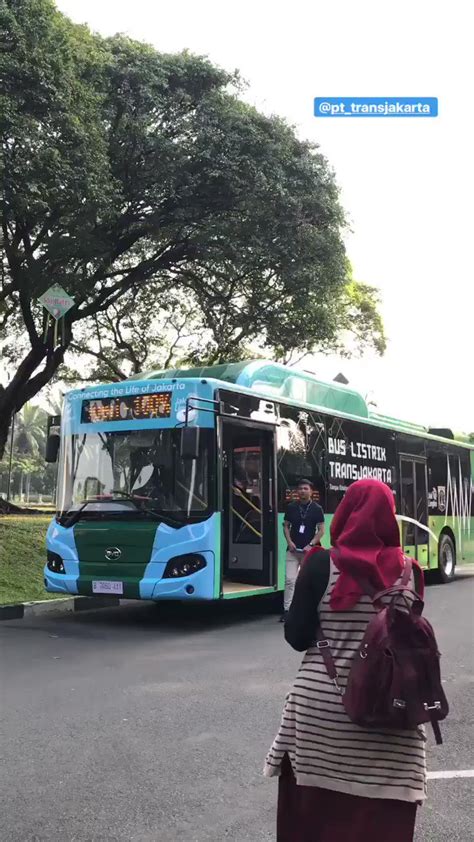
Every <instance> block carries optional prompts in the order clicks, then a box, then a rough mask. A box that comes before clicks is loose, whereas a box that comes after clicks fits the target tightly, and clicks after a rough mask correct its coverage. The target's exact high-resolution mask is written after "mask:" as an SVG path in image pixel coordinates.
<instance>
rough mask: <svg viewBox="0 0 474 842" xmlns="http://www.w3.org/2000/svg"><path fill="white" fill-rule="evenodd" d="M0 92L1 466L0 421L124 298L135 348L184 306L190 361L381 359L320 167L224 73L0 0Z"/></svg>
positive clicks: (370, 299) (17, 1)
mask: <svg viewBox="0 0 474 842" xmlns="http://www.w3.org/2000/svg"><path fill="white" fill-rule="evenodd" d="M0 83H1V85H0V88H1V90H0V135H1V159H0V178H1V184H2V190H1V197H0V202H1V204H0V215H1V250H2V274H1V277H0V329H1V330H2V338H3V355H4V357H5V359H6V360H7V362H9V364H10V367H11V369H12V372H13V376H12V378H11V380H10V382H9V383H8V384H7V383H5V384H4V385H3V386H0V457H1V455H2V452H3V449H4V445H5V440H6V436H7V431H8V425H9V420H10V417H11V415H12V414H13V413H14V412H16V411H18V410H19V409H20V408H21V407H22V406H23V405H24V404H25V403H26V402H27V401H29V400H30V399H31V398H32V397H33V396H34V395H35V394H36V393H37V392H38V391H39V390H40V389H41V388H42V387H43V386H44V385H45V384H47V383H48V382H49V381H50V380H51V378H52V377H53V376H55V374H56V373H57V372H58V369H59V368H60V366H61V365H62V364H63V362H64V356H65V353H66V351H68V349H72V350H75V351H76V352H77V351H78V349H79V350H80V351H81V350H82V351H84V350H85V351H90V350H92V351H93V352H94V353H100V352H101V351H100V347H99V346H98V344H94V341H93V338H94V337H95V336H97V329H98V330H99V332H100V331H101V329H103V330H104V331H105V330H106V328H105V327H103V328H101V325H102V326H103V325H105V324H107V325H108V328H107V329H108V330H109V331H111V332H112V333H113V331H114V329H115V330H116V331H118V332H120V330H121V329H123V330H124V320H123V319H122V321H121V323H120V320H117V313H119V314H120V313H121V312H123V311H124V308H127V307H128V308H129V307H130V302H132V304H131V306H133V307H134V308H135V310H136V314H137V315H138V314H139V313H141V314H142V315H143V314H146V315H147V316H148V322H146V321H144V322H143V323H142V325H141V338H142V339H144V340H146V338H147V337H148V336H150V338H151V335H152V334H154V335H155V336H156V335H157V331H159V325H160V318H161V319H162V321H163V319H164V320H165V322H166V325H167V326H170V325H171V320H172V318H175V319H176V318H177V319H178V321H180V319H181V316H182V314H183V312H188V313H189V326H190V328H191V331H192V332H193V335H195V336H197V337H199V340H198V341H195V342H194V345H192V344H191V346H190V352H189V353H190V355H191V356H193V355H199V354H201V356H202V357H203V358H204V360H205V361H207V360H212V361H217V360H219V359H224V358H230V357H235V358H238V357H239V356H241V355H242V353H243V349H245V348H246V347H247V346H248V345H249V344H251V343H252V342H255V341H257V342H258V344H259V346H260V347H265V348H268V349H269V350H270V351H271V352H272V353H274V354H275V355H277V356H280V357H281V356H282V355H285V354H286V353H288V352H290V351H292V350H303V351H305V350H309V349H312V348H315V347H324V348H327V349H329V348H335V347H340V343H341V332H342V334H344V332H345V331H347V330H349V331H350V332H352V333H354V334H355V336H356V341H357V343H359V344H362V345H369V346H370V345H372V346H375V348H376V349H377V350H378V351H382V350H383V347H384V336H383V329H382V324H381V321H380V317H379V315H378V313H377V298H376V293H375V291H374V290H373V289H372V288H369V287H364V286H363V285H360V284H356V283H355V282H354V281H353V280H352V279H351V277H350V273H349V270H348V263H347V258H346V255H345V249H344V244H343V240H342V235H343V231H344V224H345V223H344V214H343V211H342V208H341V205H340V202H339V194H338V188H337V185H336V183H335V179H334V176H333V173H332V171H331V169H330V167H329V165H328V163H327V161H326V160H325V158H324V157H323V156H322V155H321V154H320V152H319V151H318V149H317V148H316V147H314V146H312V145H311V144H309V143H306V142H303V141H301V140H299V139H298V138H297V136H296V134H295V132H294V130H293V129H292V128H291V127H290V126H288V125H287V124H286V123H285V122H284V121H283V120H281V119H279V118H277V117H267V116H265V115H263V114H261V113H259V112H258V111H257V110H256V109H255V108H253V107H251V106H249V105H248V104H247V103H245V102H244V101H243V100H242V99H241V85H240V81H239V78H238V76H237V75H236V74H234V75H232V74H229V73H227V72H225V71H223V70H221V69H220V68H217V67H215V66H214V65H213V64H212V63H211V62H210V61H208V60H207V59H205V58H202V57H198V56H194V55H191V54H189V53H187V52H183V53H181V54H177V55H165V54H161V53H158V52H157V51H156V50H155V49H153V48H152V47H150V46H148V45H146V44H142V43H138V42H135V41H132V40H130V39H128V38H125V37H123V36H115V37H113V38H108V39H105V38H102V37H100V36H99V35H95V34H92V33H91V32H90V31H89V30H88V29H87V28H86V27H84V26H77V25H75V24H73V23H72V22H71V21H69V20H68V19H67V18H66V17H64V16H63V15H62V14H60V13H59V12H58V11H57V10H56V8H55V6H54V4H53V2H52V0H0ZM53 283H60V284H61V286H63V287H64V289H65V290H66V291H67V292H68V293H69V294H70V295H72V296H73V297H74V302H75V303H74V306H73V308H72V309H71V310H70V311H69V312H68V314H67V316H66V317H65V318H64V325H63V329H62V330H61V331H59V332H56V331H55V330H54V329H53V327H52V326H51V325H50V324H49V323H48V322H47V321H45V319H44V314H43V310H42V308H41V306H40V305H39V303H38V297H39V296H40V295H42V294H43V293H44V292H45V291H46V290H47V289H48V288H49V287H50V286H51V285H52V284H53ZM173 302H174V303H173ZM117 308H118V309H117ZM183 308H184V309H183ZM114 314H115V315H114ZM150 314H153V315H154V316H156V322H155V321H153V320H150ZM120 325H121V326H122V327H121V326H120ZM137 329H140V324H139V325H138V328H137ZM134 330H135V328H134V327H133V326H132V327H131V333H132V337H133V336H134ZM125 333H126V331H125ZM171 333H172V328H171ZM117 335H118V334H117ZM167 335H168V334H167ZM88 336H90V337H91V341H92V344H91V345H90V346H88V344H87V337H88ZM128 338H129V337H128ZM128 338H127V337H126V338H124V337H123V336H122V340H120V339H119V341H118V342H116V345H119V342H120V341H123V342H124V343H126V342H127V341H128ZM85 340H86V341H85ZM104 341H105V340H104ZM114 341H115V340H114ZM153 342H154V340H152V341H151V342H150V346H151V347H153ZM170 342H171V344H172V343H173V339H172V338H171V339H170ZM84 343H85V344H84ZM128 344H129V346H130V347H129V349H128V351H127V353H128V354H129V359H131V358H132V356H133V354H134V355H135V356H137V355H138V356H139V355H140V354H142V355H143V353H144V348H143V347H142V344H140V342H139V341H138V340H137V339H135V338H134V341H133V344H132V345H131V343H130V342H129V343H128ZM155 344H156V343H155ZM130 349H131V350H130ZM126 350H127V349H126V347H125V344H124V351H126ZM96 359H98V360H99V361H100V358H98V357H96ZM132 363H133V365H135V363H134V362H133V360H132ZM119 370H120V368H119ZM117 376H118V375H117Z"/></svg>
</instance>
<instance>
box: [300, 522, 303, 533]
mask: <svg viewBox="0 0 474 842" xmlns="http://www.w3.org/2000/svg"><path fill="white" fill-rule="evenodd" d="M300 535H304V523H302V524H301V526H300Z"/></svg>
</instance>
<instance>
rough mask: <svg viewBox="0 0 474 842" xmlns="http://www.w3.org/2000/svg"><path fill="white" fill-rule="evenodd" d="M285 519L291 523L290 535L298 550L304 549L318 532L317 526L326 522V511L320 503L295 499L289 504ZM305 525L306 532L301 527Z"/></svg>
mask: <svg viewBox="0 0 474 842" xmlns="http://www.w3.org/2000/svg"><path fill="white" fill-rule="evenodd" d="M285 520H286V521H287V522H288V523H289V524H290V527H291V528H290V537H291V540H292V541H293V543H294V544H295V546H296V548H297V549H298V550H304V548H305V547H307V546H308V544H309V543H310V541H312V540H313V538H314V536H315V534H316V527H317V526H318V525H319V524H320V523H324V512H323V510H322V508H321V506H319V505H318V503H314V502H313V501H312V500H310V501H309V503H298V502H297V501H294V502H293V503H290V504H289V505H288V508H287V510H286V514H285ZM301 526H304V532H301V531H300V527H301Z"/></svg>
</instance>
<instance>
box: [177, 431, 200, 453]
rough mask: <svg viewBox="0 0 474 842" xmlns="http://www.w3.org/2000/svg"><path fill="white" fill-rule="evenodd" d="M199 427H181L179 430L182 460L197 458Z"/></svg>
mask: <svg viewBox="0 0 474 842" xmlns="http://www.w3.org/2000/svg"><path fill="white" fill-rule="evenodd" d="M199 432H200V430H199V427H183V429H182V430H181V450H180V455H181V458H182V459H186V460H190V459H197V458H198V456H199Z"/></svg>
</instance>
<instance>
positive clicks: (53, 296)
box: [38, 284, 74, 320]
mask: <svg viewBox="0 0 474 842" xmlns="http://www.w3.org/2000/svg"><path fill="white" fill-rule="evenodd" d="M38 301H39V302H40V304H42V305H43V307H44V308H45V310H47V311H48V313H50V314H51V315H52V317H53V319H56V320H57V319H61V318H62V317H63V316H64V315H65V313H67V311H68V310H70V309H71V307H73V306H74V298H71V296H70V295H68V293H67V292H66V290H65V289H63V288H62V286H59V284H54V286H52V287H50V288H49V289H47V290H46V292H44V293H43V295H41V296H40V297H39V298H38Z"/></svg>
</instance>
